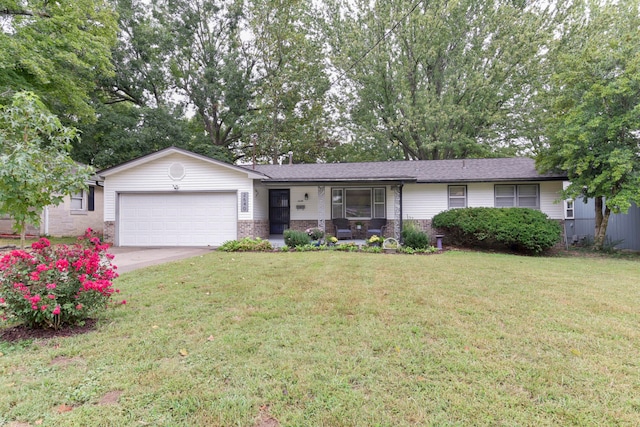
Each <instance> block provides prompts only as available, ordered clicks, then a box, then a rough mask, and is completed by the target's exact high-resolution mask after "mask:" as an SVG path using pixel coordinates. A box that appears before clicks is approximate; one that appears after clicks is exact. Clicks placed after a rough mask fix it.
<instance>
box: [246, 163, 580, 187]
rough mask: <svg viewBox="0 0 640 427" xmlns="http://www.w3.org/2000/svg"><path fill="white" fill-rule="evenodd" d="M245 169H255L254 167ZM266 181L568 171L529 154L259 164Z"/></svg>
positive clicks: (449, 178) (528, 177)
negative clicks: (539, 164)
mask: <svg viewBox="0 0 640 427" xmlns="http://www.w3.org/2000/svg"><path fill="white" fill-rule="evenodd" d="M245 168H247V169H250V170H254V169H253V166H245ZM255 171H256V172H260V173H262V174H264V175H266V176H267V178H265V179H264V180H263V181H265V182H340V181H415V182H421V183H443V182H495V181H556V180H565V179H566V178H567V177H566V175H565V174H556V173H547V174H540V173H538V171H536V168H535V161H534V160H533V159H530V158H527V157H511V158H498V159H465V160H416V161H390V162H363V163H316V164H292V165H290V164H283V165H255Z"/></svg>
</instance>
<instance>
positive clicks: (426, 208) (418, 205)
mask: <svg viewBox="0 0 640 427" xmlns="http://www.w3.org/2000/svg"><path fill="white" fill-rule="evenodd" d="M402 204H403V206H402V215H403V218H405V219H407V218H409V219H431V218H433V217H434V215H436V214H438V213H440V212H442V211H444V210H447V207H448V202H447V185H446V184H405V186H404V187H403V188H402Z"/></svg>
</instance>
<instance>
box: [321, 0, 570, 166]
mask: <svg viewBox="0 0 640 427" xmlns="http://www.w3.org/2000/svg"><path fill="white" fill-rule="evenodd" d="M326 9H327V12H326V14H327V15H328V16H330V18H329V19H330V20H331V23H332V25H331V28H332V29H333V31H332V37H330V38H329V40H331V43H332V52H333V56H332V59H333V64H334V65H335V67H336V68H337V70H338V73H339V74H340V76H341V80H342V84H341V91H342V93H343V94H347V95H346V96H345V95H343V96H345V97H346V102H345V104H346V105H347V108H346V109H345V111H344V114H345V116H346V117H347V120H348V126H350V128H351V129H352V130H353V132H354V136H355V139H356V140H359V141H361V142H362V141H369V142H367V143H366V146H368V145H370V143H371V142H373V141H375V142H376V143H377V145H378V146H380V147H381V148H382V149H381V150H380V151H381V152H382V153H386V152H387V151H388V147H396V149H397V151H398V152H399V153H400V155H401V156H402V157H403V158H406V159H448V158H464V157H487V156H500V155H507V154H514V153H515V151H516V150H515V149H514V148H513V147H514V144H513V143H514V141H515V139H516V138H517V137H518V135H517V132H516V129H515V128H514V124H515V123H516V120H514V116H517V115H518V114H519V108H520V104H521V102H522V100H523V99H525V98H526V91H527V90H528V87H529V85H530V82H531V81H533V80H535V79H536V71H537V68H538V67H537V65H538V63H539V62H540V60H541V57H542V55H543V53H544V47H545V46H546V44H547V43H548V41H549V39H550V38H551V35H552V30H553V28H554V27H555V26H556V25H557V23H558V21H559V20H560V19H561V17H562V16H563V14H564V10H563V9H562V8H560V7H559V6H558V5H549V3H548V2H512V1H502V0H492V1H482V2H478V1H474V0H463V1H457V2H448V1H440V0H436V1H430V2H415V1H410V0H385V1H373V2H372V1H369V0H358V1H346V0H344V1H341V0H336V1H335V2H329V3H327V6H326ZM332 11H334V12H332ZM335 11H337V12H335Z"/></svg>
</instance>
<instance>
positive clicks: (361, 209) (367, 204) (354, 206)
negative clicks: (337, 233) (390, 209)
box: [331, 188, 387, 219]
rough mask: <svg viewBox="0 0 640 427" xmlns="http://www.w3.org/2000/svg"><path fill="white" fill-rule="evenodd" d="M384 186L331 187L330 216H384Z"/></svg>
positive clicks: (362, 217) (363, 217)
mask: <svg viewBox="0 0 640 427" xmlns="http://www.w3.org/2000/svg"><path fill="white" fill-rule="evenodd" d="M386 211H387V210H386V189H385V188H333V189H332V190H331V217H332V218H353V219H356V218H361V219H368V218H385V217H386Z"/></svg>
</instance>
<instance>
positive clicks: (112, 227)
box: [103, 221, 116, 244]
mask: <svg viewBox="0 0 640 427" xmlns="http://www.w3.org/2000/svg"><path fill="white" fill-rule="evenodd" d="M103 236H104V237H103V239H104V241H105V242H107V243H111V244H114V243H115V242H116V222H115V221H105V222H104V230H103Z"/></svg>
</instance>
